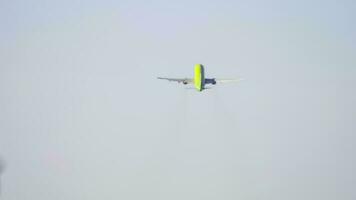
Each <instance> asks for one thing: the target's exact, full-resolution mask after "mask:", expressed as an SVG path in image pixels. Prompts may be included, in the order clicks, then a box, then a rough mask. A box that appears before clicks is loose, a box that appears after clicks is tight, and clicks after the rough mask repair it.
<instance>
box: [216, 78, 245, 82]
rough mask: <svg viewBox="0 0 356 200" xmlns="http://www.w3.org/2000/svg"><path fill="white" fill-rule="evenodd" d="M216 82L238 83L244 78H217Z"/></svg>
mask: <svg viewBox="0 0 356 200" xmlns="http://www.w3.org/2000/svg"><path fill="white" fill-rule="evenodd" d="M214 80H215V81H216V83H236V82H240V81H242V80H244V79H242V78H232V79H219V78H215V79H214Z"/></svg>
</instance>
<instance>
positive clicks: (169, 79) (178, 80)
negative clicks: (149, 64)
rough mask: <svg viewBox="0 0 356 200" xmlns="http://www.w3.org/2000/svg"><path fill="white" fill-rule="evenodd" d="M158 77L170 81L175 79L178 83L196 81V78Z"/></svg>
mask: <svg viewBox="0 0 356 200" xmlns="http://www.w3.org/2000/svg"><path fill="white" fill-rule="evenodd" d="M157 78H158V79H163V80H168V81H175V82H178V83H183V84H188V83H190V84H191V83H194V80H193V79H191V78H164V77H157Z"/></svg>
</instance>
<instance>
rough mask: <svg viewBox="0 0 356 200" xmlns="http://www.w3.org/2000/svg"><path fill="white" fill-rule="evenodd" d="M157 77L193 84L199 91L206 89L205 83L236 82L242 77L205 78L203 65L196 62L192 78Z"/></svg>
mask: <svg viewBox="0 0 356 200" xmlns="http://www.w3.org/2000/svg"><path fill="white" fill-rule="evenodd" d="M158 79H164V80H168V81H176V82H178V83H183V84H184V85H186V84H188V83H189V84H194V86H195V88H196V89H197V90H198V91H199V92H201V91H203V90H204V89H208V88H206V87H205V85H206V84H213V85H215V84H216V83H226V82H237V81H240V80H242V79H217V78H205V73H204V66H203V65H202V64H196V65H195V67H194V79H192V78H164V77H158Z"/></svg>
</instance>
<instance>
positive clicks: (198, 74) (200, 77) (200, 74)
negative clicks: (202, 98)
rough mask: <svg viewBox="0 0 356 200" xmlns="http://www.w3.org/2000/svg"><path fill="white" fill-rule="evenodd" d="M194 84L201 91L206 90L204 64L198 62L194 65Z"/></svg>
mask: <svg viewBox="0 0 356 200" xmlns="http://www.w3.org/2000/svg"><path fill="white" fill-rule="evenodd" d="M194 86H195V88H196V89H197V90H198V91H200V92H201V91H203V90H204V86H205V74H204V66H203V65H202V64H196V65H195V67H194Z"/></svg>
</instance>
